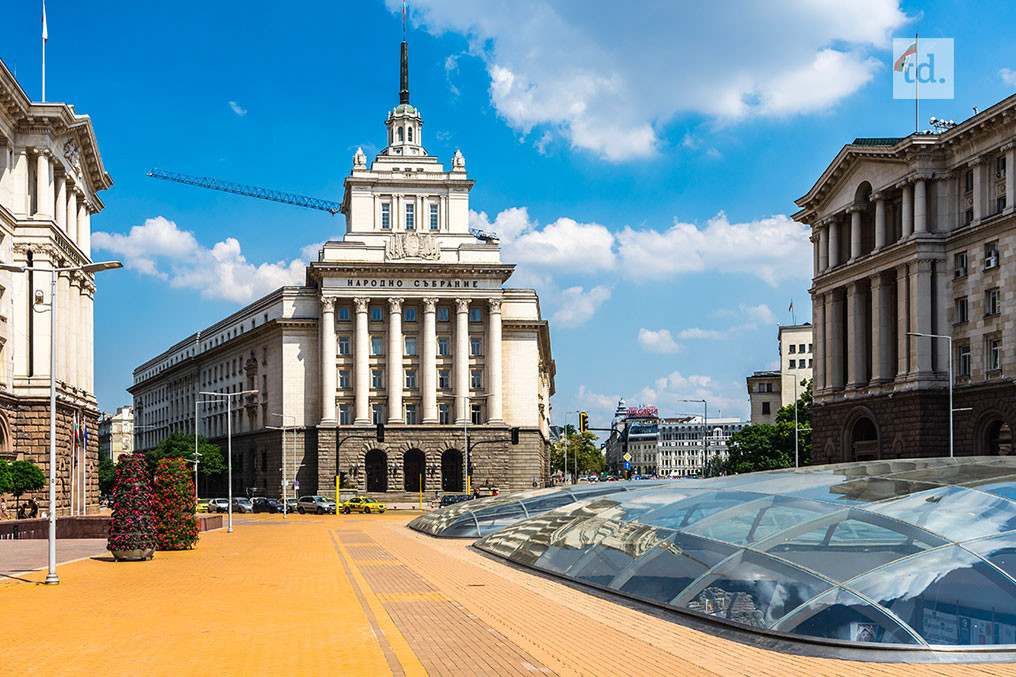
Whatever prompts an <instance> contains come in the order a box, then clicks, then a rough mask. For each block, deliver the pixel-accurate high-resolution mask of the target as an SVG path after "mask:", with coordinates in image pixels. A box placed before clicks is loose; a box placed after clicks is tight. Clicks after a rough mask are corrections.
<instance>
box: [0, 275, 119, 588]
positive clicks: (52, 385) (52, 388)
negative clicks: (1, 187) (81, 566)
mask: <svg viewBox="0 0 1016 677" xmlns="http://www.w3.org/2000/svg"><path fill="white" fill-rule="evenodd" d="M115 268H123V264H122V263H120V262H119V261H101V262H99V263H89V264H87V265H84V266H71V267H68V268H36V267H35V266H31V267H28V266H15V265H11V264H0V270H6V271H8V272H11V273H24V272H27V271H29V270H31V271H33V272H37V273H50V275H51V283H50V291H49V572H48V573H47V574H46V585H56V584H58V583H59V582H60V578H59V577H58V576H57V575H56V481H55V477H54V476H55V474H56V281H57V276H58V274H59V273H73V272H82V273H98V272H101V271H103V270H113V269H115ZM41 297H42V293H41V292H40V293H39V295H38V296H37V297H36V298H35V299H34V301H35V304H36V305H37V306H39V305H42V298H41Z"/></svg>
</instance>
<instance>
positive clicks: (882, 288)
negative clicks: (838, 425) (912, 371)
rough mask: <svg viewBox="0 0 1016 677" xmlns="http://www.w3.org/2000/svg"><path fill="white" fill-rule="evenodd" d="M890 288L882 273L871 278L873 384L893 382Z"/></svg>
mask: <svg viewBox="0 0 1016 677" xmlns="http://www.w3.org/2000/svg"><path fill="white" fill-rule="evenodd" d="M890 300H891V298H890V293H889V286H888V285H887V284H886V283H885V281H884V280H883V279H882V274H881V273H876V274H875V275H873V276H872V278H871V382H872V383H873V384H874V383H885V382H887V381H890V380H892V377H893V372H892V364H891V362H890V360H891V358H892V347H891V346H890V343H889V340H890V336H891V335H892V334H891V326H892V321H893V320H892V308H890Z"/></svg>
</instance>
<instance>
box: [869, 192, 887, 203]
mask: <svg viewBox="0 0 1016 677" xmlns="http://www.w3.org/2000/svg"><path fill="white" fill-rule="evenodd" d="M884 199H885V193H883V192H882V191H876V192H874V193H872V194H871V195H869V196H868V200H869V201H870V202H878V201H879V200H884Z"/></svg>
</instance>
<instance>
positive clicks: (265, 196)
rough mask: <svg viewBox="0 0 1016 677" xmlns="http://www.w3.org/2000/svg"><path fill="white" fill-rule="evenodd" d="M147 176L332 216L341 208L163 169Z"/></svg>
mask: <svg viewBox="0 0 1016 677" xmlns="http://www.w3.org/2000/svg"><path fill="white" fill-rule="evenodd" d="M147 175H148V176H150V177H152V178H153V179H163V180H164V181H176V182H177V183H183V184H187V185H189V186H200V187H201V188H212V189H214V190H221V191H223V192H226V193H236V194H237V195H246V196H247V197H256V198H259V199H261V200H271V201H272V202H282V203H283V204H287V205H296V206H297V207H306V208H308V209H320V210H321V211H323V212H328V213H329V214H331V215H332V216H335V215H336V214H338V213H339V211H340V210H341V207H342V206H341V205H340V204H339V203H338V202H332V201H331V200H322V199H320V198H316V197H307V196H306V195H296V194H294V193H284V192H282V191H281V190H272V189H271V188H260V187H258V186H248V185H247V184H244V183H234V182H233V181H223V180H222V179H213V178H211V177H209V176H187V175H186V174H178V173H176V172H167V171H165V170H163V169H154V168H153V169H152V170H151V171H149V172H148V174H147Z"/></svg>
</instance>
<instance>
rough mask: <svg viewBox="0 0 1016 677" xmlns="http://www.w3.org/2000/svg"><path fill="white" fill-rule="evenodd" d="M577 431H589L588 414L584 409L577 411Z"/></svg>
mask: <svg viewBox="0 0 1016 677" xmlns="http://www.w3.org/2000/svg"><path fill="white" fill-rule="evenodd" d="M579 432H580V433H583V434H585V433H587V432H589V414H587V413H586V412H584V411H580V412H579Z"/></svg>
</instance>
